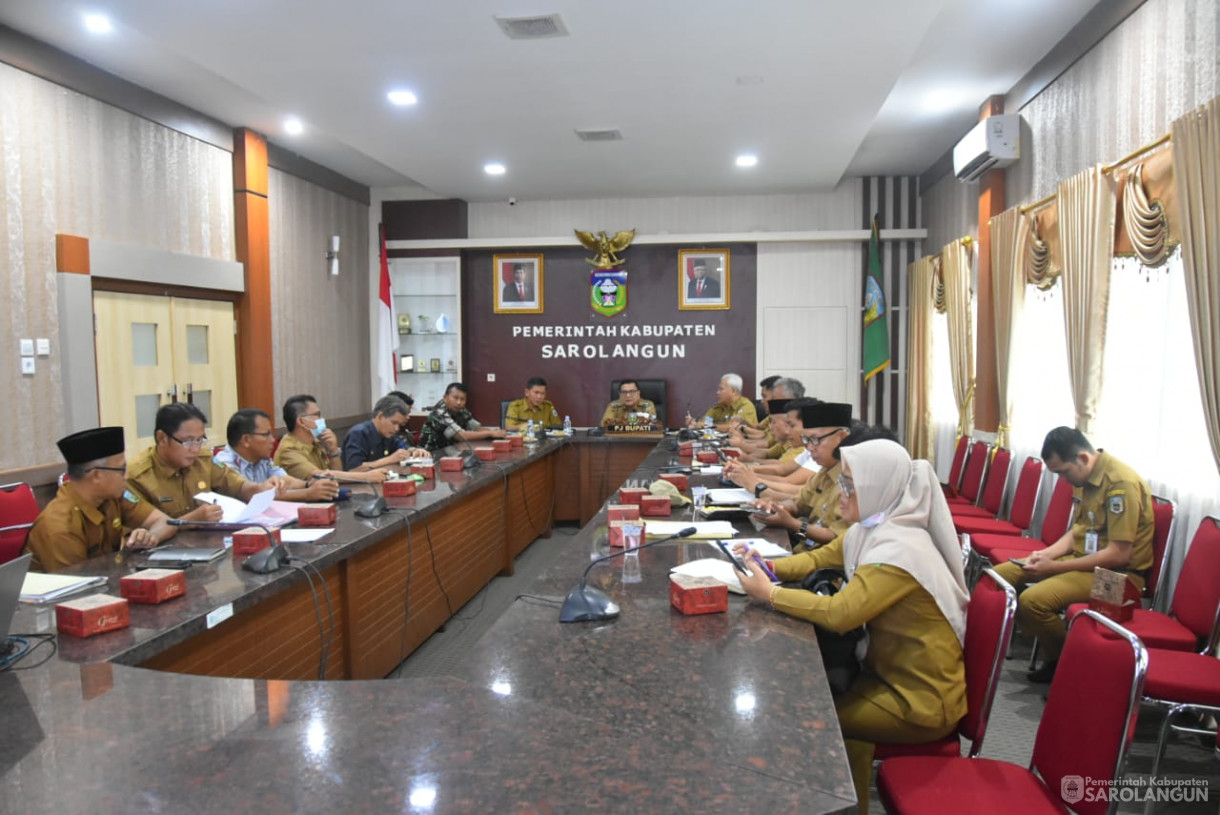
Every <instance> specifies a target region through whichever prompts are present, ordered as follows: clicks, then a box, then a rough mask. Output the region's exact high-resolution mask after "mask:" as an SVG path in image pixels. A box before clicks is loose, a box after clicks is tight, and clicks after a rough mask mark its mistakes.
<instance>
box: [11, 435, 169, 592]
mask: <svg viewBox="0 0 1220 815" xmlns="http://www.w3.org/2000/svg"><path fill="white" fill-rule="evenodd" d="M56 443H57V444H58V445H59V451H60V453H62V454H63V457H64V461H66V462H67V463H68V480H67V481H65V482H64V483H63V484H62V485H60V487H59V492H57V493H56V494H55V497H54V498H53V499H51V502H50V503H49V504H47V506H46V508H45V509H43V511H42V512H41V513H39V515H38V519H37V520H36V521H34V526H33V528H31V529H30V534H29V538H28V539H27V540H26V544H25V548H26V551H28V552H30V553H32V554H33V558H32V559H31V561H30V565H31V567H32V568H34V569H37V570H40V571H44V572H56V571H59V570H60V569H64V568H67V567H68V566H71V565H73V564H74V563H80V562H82V561H85V560H88V559H89V558H91V557H97V556H98V555H107V554H111V553H113V552H119V551H121V550H123V549H133V550H135V549H151V548H152V547H154V546H156V545H157V544H159V543H162V542H164V541H167V540H169V539H170V538H172V537H173V536H174V533H175V532H177V531H178V530H177V528H176V527H173V526H170V525H169V524H168V523H167V521H168V520H169V519H168V518H167V517H166V516H165V513H163V512H161V511H159V510H158V509H157V508H156V507H154V506H152V505H151V504H149V503H148V502H147V501H145V500H144V499H142V498H141V497H140V496H139V495H136V494H135V493H133V492H132V491H131V490H129V489H127V482H126V481H124V480H123V476H124V475H125V474H126V472H127V457H126V455H124V444H123V428H121V427H98V428H95V429H93V430H82V431H80V432H79V433H73V434H72V435H70V436H65V437H63V438H62V439H60V440H59V441H58V442H56ZM124 529H130V530H131V533H130V534H129V535H128V537H127V540H126V541H124V540H123V530H124Z"/></svg>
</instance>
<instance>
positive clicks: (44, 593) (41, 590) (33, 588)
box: [21, 572, 106, 603]
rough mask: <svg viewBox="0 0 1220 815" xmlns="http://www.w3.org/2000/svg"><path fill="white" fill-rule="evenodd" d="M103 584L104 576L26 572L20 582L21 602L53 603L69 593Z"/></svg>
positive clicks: (104, 582)
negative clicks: (22, 580)
mask: <svg viewBox="0 0 1220 815" xmlns="http://www.w3.org/2000/svg"><path fill="white" fill-rule="evenodd" d="M105 585H106V578H104V577H87V576H85V577H82V576H73V575H67V574H42V573H40V572H27V573H26V576H25V582H23V583H22V584H21V601H22V602H23V603H54V602H57V601H58V600H60V599H62V598H64V597H67V596H68V595H69V594H76V593H77V592H79V591H84V590H85V589H95V588H100V587H102V586H105Z"/></svg>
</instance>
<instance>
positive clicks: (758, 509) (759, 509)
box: [750, 507, 775, 517]
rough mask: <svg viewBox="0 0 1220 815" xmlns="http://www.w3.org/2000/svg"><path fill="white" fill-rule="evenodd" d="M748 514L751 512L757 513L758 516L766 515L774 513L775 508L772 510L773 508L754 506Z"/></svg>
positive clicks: (752, 513)
mask: <svg viewBox="0 0 1220 815" xmlns="http://www.w3.org/2000/svg"><path fill="white" fill-rule="evenodd" d="M750 514H751V515H759V516H762V517H766V516H767V515H774V514H775V510H773V509H763V508H762V507H755V508H754V509H752V510H750Z"/></svg>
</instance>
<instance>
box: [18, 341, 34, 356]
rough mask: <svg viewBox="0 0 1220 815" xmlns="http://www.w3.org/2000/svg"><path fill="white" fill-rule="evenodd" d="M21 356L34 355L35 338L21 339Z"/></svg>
mask: <svg viewBox="0 0 1220 815" xmlns="http://www.w3.org/2000/svg"><path fill="white" fill-rule="evenodd" d="M21 356H23V357H32V356H34V341H33V340H21Z"/></svg>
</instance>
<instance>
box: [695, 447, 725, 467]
mask: <svg viewBox="0 0 1220 815" xmlns="http://www.w3.org/2000/svg"><path fill="white" fill-rule="evenodd" d="M695 459H696V460H697V461H699V462H701V463H703V464H715V463H716V462H717V461H720V456H718V455H716V451H715V450H700V451H699V452H698V453H696V454H695Z"/></svg>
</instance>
